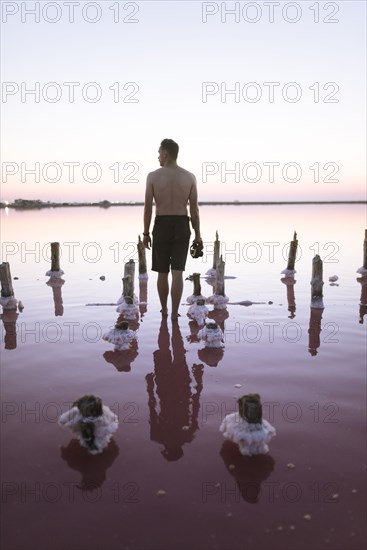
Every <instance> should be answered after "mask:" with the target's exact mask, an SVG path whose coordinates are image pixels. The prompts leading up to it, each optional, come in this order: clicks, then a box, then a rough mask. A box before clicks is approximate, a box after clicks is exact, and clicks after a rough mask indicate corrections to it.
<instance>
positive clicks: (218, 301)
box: [207, 256, 228, 309]
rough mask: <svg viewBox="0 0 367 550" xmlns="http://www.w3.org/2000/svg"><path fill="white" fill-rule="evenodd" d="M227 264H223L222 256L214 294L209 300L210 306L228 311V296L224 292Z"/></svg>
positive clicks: (218, 265) (218, 264)
mask: <svg viewBox="0 0 367 550" xmlns="http://www.w3.org/2000/svg"><path fill="white" fill-rule="evenodd" d="M225 265H226V264H225V262H223V258H222V256H221V257H220V260H219V262H218V263H217V269H216V271H217V277H216V281H215V287H214V294H213V295H212V296H209V298H208V299H207V303H208V304H213V305H214V309H226V307H227V302H228V296H226V295H225V292H224V268H225Z"/></svg>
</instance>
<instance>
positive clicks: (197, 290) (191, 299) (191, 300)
mask: <svg viewBox="0 0 367 550" xmlns="http://www.w3.org/2000/svg"><path fill="white" fill-rule="evenodd" d="M186 281H192V282H193V283H194V293H193V294H191V296H188V297H187V298H186V300H187V303H188V304H196V303H197V301H198V300H205V299H206V298H205V297H204V296H203V295H202V294H201V284H200V273H193V274H192V275H189V276H188V277H186Z"/></svg>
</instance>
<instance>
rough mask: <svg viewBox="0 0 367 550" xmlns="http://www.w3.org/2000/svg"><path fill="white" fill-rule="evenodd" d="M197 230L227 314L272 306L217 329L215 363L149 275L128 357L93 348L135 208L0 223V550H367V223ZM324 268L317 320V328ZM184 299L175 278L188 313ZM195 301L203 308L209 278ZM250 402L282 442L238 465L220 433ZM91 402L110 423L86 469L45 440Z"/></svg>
mask: <svg viewBox="0 0 367 550" xmlns="http://www.w3.org/2000/svg"><path fill="white" fill-rule="evenodd" d="M201 218H202V227H203V231H202V233H203V238H204V241H205V243H207V244H206V248H205V252H206V253H205V255H204V257H203V258H202V259H199V260H193V259H191V258H190V259H189V260H188V263H187V270H186V274H187V275H189V274H190V273H193V272H194V271H195V272H201V274H202V275H204V274H205V272H206V271H207V270H208V269H209V268H211V267H212V256H211V253H210V252H211V249H212V248H211V247H212V242H213V241H214V238H215V231H216V229H217V230H218V231H219V238H220V240H221V242H222V252H223V259H224V260H225V261H226V274H227V275H230V276H233V277H235V278H233V279H228V280H226V294H227V295H228V296H229V298H230V301H231V302H236V301H242V300H251V301H252V302H264V303H263V304H254V305H252V306H249V307H245V306H240V305H228V308H227V312H226V313H224V314H218V313H215V312H214V313H213V312H212V313H211V314H210V316H212V317H214V318H216V319H217V321H218V322H219V323H221V326H222V328H223V329H224V333H225V347H224V348H223V350H220V351H212V352H209V351H208V350H205V349H204V346H203V343H202V342H200V341H198V340H197V338H196V336H195V335H196V333H197V330H198V327H197V326H196V325H195V323H194V322H193V321H190V319H189V318H188V317H187V316H186V312H187V309H188V306H187V305H182V306H181V318H180V320H179V323H178V325H172V323H171V321H170V320H168V321H167V322H166V321H163V322H162V320H161V316H160V314H159V309H160V307H159V304H158V299H157V293H156V289H155V279H156V275H155V274H154V273H151V272H150V273H149V280H148V284H147V286H146V287H144V284H141V285H140V288H139V282H138V280H137V279H136V288H135V292H136V294H137V295H138V296H139V294H140V297H141V298H142V299H144V296H145V295H146V296H147V300H146V301H147V306H146V307H145V308H144V307H143V306H141V316H140V319H139V324H138V342H137V344H136V346H135V347H133V349H131V350H130V351H128V352H114V351H113V346H112V345H111V344H108V343H107V342H105V341H103V340H102V338H101V336H102V333H103V332H105V331H107V330H108V329H109V328H111V327H112V326H113V325H114V323H115V322H116V320H117V318H118V313H116V311H115V309H116V308H115V307H114V306H86V304H90V303H112V302H115V301H116V300H117V299H118V298H119V297H120V295H121V291H122V283H121V277H122V276H123V264H124V262H126V261H128V260H129V259H130V258H134V259H137V254H136V252H135V243H136V241H137V235H138V233H139V232H140V231H142V209H141V208H139V207H130V208H125V207H116V208H110V209H108V210H102V209H98V208H89V209H88V208H76V209H58V210H42V211H29V212H15V211H10V212H8V213H6V212H4V211H2V212H1V228H2V240H3V247H2V249H3V255H2V261H8V262H9V263H10V266H11V272H12V276H13V277H18V279H17V280H14V281H13V284H14V290H15V296H16V298H17V299H18V300H21V301H22V302H23V304H24V311H23V312H21V313H17V314H16V313H14V312H13V313H7V314H5V315H3V317H2V321H3V322H2V347H1V356H2V368H1V376H2V385H1V388H2V389H1V391H2V433H1V435H2V446H1V453H2V459H1V476H2V505H1V506H2V548H4V549H6V550H8V549H9V550H10V549H14V550H20V549H34V548H37V549H41V550H43V549H45V550H46V549H47V550H49V549H57V550H63V549H65V548H70V549H85V548H89V549H131V550H135V549H136V550H140V549H142V550H145V549H167V550H168V549H182V550H184V549H187V548H193V549H200V550H201V549H223V550H227V549H229V550H232V549H253V550H268V549H271V550H273V549H274V550H278V549H279V550H280V549H292V550H298V549H299V550H314V549H315V550H316V549H317V550H318V549H322V548H330V549H335V550H344V549H348V550H359V549H362V548H364V547H365V543H366V533H365V523H364V521H365V515H366V507H365V481H366V469H365V458H366V444H365V419H366V409H365V404H366V375H365V372H366V322H367V321H366V318H364V323H362V322H360V321H361V319H363V315H364V314H365V312H366V309H367V308H363V307H362V306H361V305H360V303H361V292H362V289H364V293H365V294H364V296H363V298H362V302H363V303H364V304H366V289H367V285H364V286H362V284H361V283H362V282H365V281H363V280H360V281H357V278H359V275H358V274H356V270H357V269H358V268H359V267H360V266H361V265H362V263H363V238H364V229H365V227H366V210H365V206H347V205H345V206H334V205H333V206H321V205H318V206H262V207H260V206H259V207H254V206H252V207H245V206H233V207H220V206H217V207H202V209H201ZM294 230H296V231H297V234H298V239H299V246H300V249H301V251H300V258H299V260H298V261H297V263H296V269H297V274H296V276H295V280H296V284H295V285H294V287H287V286H286V285H285V284H283V283H282V282H281V278H282V277H283V276H282V275H281V274H280V272H281V271H282V269H284V268H285V267H286V263H287V262H286V252H287V251H286V246H287V243H288V242H289V241H290V240H291V238H292V236H293V231H294ZM52 241H58V242H60V246H61V252H62V256H61V268H62V269H63V270H64V272H65V275H64V276H63V279H64V281H65V283H64V284H63V285H62V286H61V287H60V288H59V289H57V288H56V289H55V288H52V287H50V286H48V285H47V284H46V282H47V281H48V277H45V272H46V271H47V270H48V269H50V261H49V259H48V253H49V243H50V242H52ZM72 243H73V244H72ZM283 249H284V250H283ZM283 253H284V254H283ZM316 253H319V254H320V256H321V258H322V259H323V260H324V281H325V284H324V305H325V309H324V310H321V311H319V312H318V311H315V310H312V313H311V310H310V279H311V264H312V258H313V256H314V255H315V254H316ZM148 265H150V253H148ZM101 275H104V276H105V277H106V280H105V281H102V280H100V278H99V277H100V276H101ZM332 275H338V277H339V280H338V281H337V285H338V286H337V285H334V286H331V285H330V283H329V282H328V278H329V276H332ZM192 290H193V288H192V283H191V282H189V281H186V282H185V288H184V295H183V302H184V301H185V298H186V296H188V295H190V294H192ZM287 290H288V293H289V294H288V298H291V293H292V290H293V291H294V299H295V309H294V307H293V308H290V307H289V303H288V300H287ZM202 293H203V294H204V295H206V296H209V295H210V294H211V293H212V287H211V286H210V285H208V284H207V282H206V281H205V280H204V279H203V280H202ZM144 301H145V300H144ZM269 302H272V303H269ZM209 308H210V309H212V306H209ZM310 329H311V330H310ZM238 384H241V387H235V385H238ZM250 392H257V393H260V395H261V398H262V401H263V415H264V418H266V419H267V420H269V421H270V422H271V423H272V424H273V425H274V426H275V428H276V430H277V436H276V437H275V438H274V439H273V440H272V441H271V443H270V453H269V454H268V455H266V456H263V457H242V456H241V455H240V454H239V452H238V451H237V448H236V447H235V446H234V445H232V444H231V443H228V442H225V441H224V439H223V437H222V434H221V433H220V432H219V425H220V423H221V420H222V418H223V417H224V416H225V415H226V414H228V413H230V412H233V411H234V410H235V406H236V399H237V398H238V397H240V396H241V395H243V394H245V393H250ZM85 393H95V394H96V395H99V396H100V397H101V398H102V400H103V402H104V403H105V404H106V405H109V406H110V407H111V408H112V409H113V410H114V411H115V412H116V413H117V414H118V416H119V420H120V426H119V429H118V431H117V432H116V434H115V436H114V437H113V439H112V441H111V443H110V445H109V447H108V449H107V450H106V451H105V452H104V453H103V454H101V455H97V456H90V455H88V453H87V452H86V450H85V449H83V448H81V447H80V445H79V443H78V442H77V441H76V440H75V439H73V437H72V435H71V434H70V433H69V432H68V431H67V430H62V429H61V428H59V426H58V425H57V418H58V416H59V415H60V414H61V413H62V412H64V411H66V410H67V409H68V408H69V406H70V403H71V402H73V401H74V400H75V399H76V398H78V397H80V396H81V395H83V394H85ZM183 427H185V429H182V428H183ZM289 464H293V465H294V468H291V467H287V465H289ZM158 491H164V492H165V493H164V494H163V495H162V496H159V495H158V494H157V493H158Z"/></svg>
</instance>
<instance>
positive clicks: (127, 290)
mask: <svg viewBox="0 0 367 550" xmlns="http://www.w3.org/2000/svg"><path fill="white" fill-rule="evenodd" d="M134 278H135V262H134V260H129V261H128V262H127V263H126V264H125V270H124V278H123V279H122V282H123V294H124V296H125V298H126V296H130V298H132V299H134Z"/></svg>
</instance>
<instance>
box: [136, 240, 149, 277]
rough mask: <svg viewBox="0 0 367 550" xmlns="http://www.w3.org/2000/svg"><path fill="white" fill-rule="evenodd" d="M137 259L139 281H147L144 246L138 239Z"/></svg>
mask: <svg viewBox="0 0 367 550" xmlns="http://www.w3.org/2000/svg"><path fill="white" fill-rule="evenodd" d="M138 258H139V279H147V278H148V273H147V259H146V255H145V246H144V244H143V241H142V240H141V238H140V235H139V237H138Z"/></svg>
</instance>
